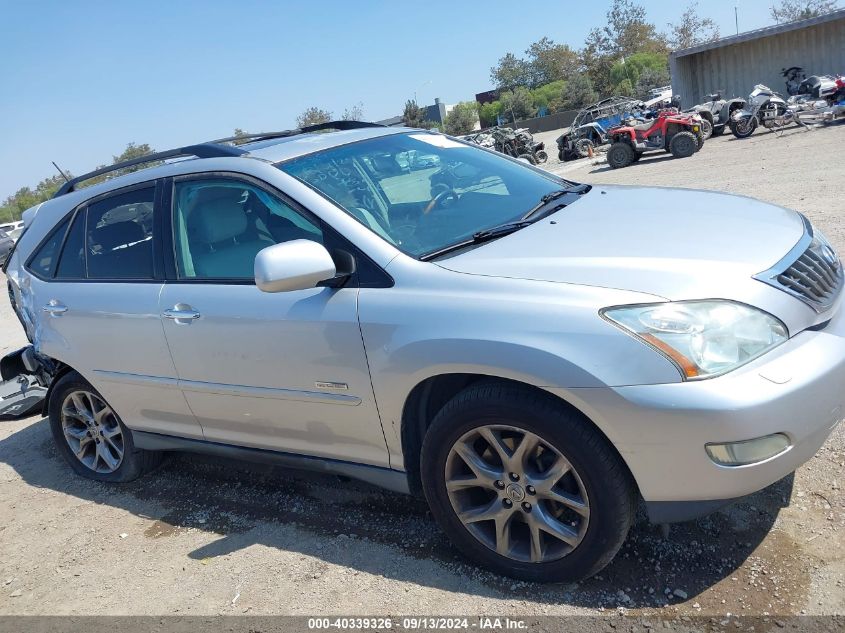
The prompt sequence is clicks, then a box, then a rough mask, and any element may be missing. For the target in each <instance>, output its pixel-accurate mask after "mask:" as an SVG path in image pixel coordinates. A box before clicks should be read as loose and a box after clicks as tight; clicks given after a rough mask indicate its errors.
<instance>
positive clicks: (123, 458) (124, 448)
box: [48, 371, 161, 482]
mask: <svg viewBox="0 0 845 633" xmlns="http://www.w3.org/2000/svg"><path fill="white" fill-rule="evenodd" d="M48 410H49V417H50V431H51V432H52V434H53V440H54V441H55V442H56V447H57V448H58V450H59V452H60V453H61V454H62V457H64V458H65V461H67V463H68V464H70V467H71V468H72V469H73V470H74V471H75V472H76V474H78V475H82V476H83V477H88V478H89V479H95V480H97V481H109V482H125V481H132V480H133V479H137V478H138V477H140V476H141V475H142V474H144V473H145V472H147V471H149V470H151V469H152V468H154V467H155V466H156V465H157V464H158V463H159V461H160V459H161V455H160V453H155V452H151V451H144V450H141V449H138V448H135V443H134V442H133V441H132V432H131V431H130V430H129V429H127V428H126V426H124V424H123V422H121V420H120V418H119V417H118V416H117V413H116V412H115V411H114V410H113V409H112V408H111V406H109V404H108V403H107V402H106V401H105V399H104V398H103V397H102V396H101V395H100V394H99V393H98V392H97V390H96V389H94V387H92V386H91V384H90V383H88V381H86V380H85V379H84V378H83V377H82V376H80V375H79V374H78V373H76V372H75V371H71V372H69V373H67V374H65V375H64V376H62V377H61V378H59V380H58V382H56V384H55V385H54V386H53V390H52V392H51V394H50V402H49V403H48Z"/></svg>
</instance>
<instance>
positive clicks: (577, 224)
mask: <svg viewBox="0 0 845 633" xmlns="http://www.w3.org/2000/svg"><path fill="white" fill-rule="evenodd" d="M803 234H804V225H803V221H802V219H801V216H799V215H798V214H797V213H796V212H794V211H790V210H788V209H784V208H782V207H778V206H774V205H771V204H767V203H764V202H760V201H758V200H753V199H751V198H746V197H742V196H734V195H727V194H721V193H714V192H707V191H698V190H689V189H663V188H653V187H623V186H613V187H610V186H604V185H601V186H594V187H593V189H592V190H591V191H590V192H589V193H587V194H585V195H584V196H582V197H581V198H579V199H578V200H577V201H576V202H574V203H572V204H571V205H569V206H568V207H566V208H564V209H562V210H560V211H558V212H557V213H555V214H553V215H551V216H548V217H547V218H544V219H543V220H541V221H539V222H537V223H536V224H533V225H531V226H528V227H526V228H524V229H522V230H520V231H517V232H516V233H512V234H511V235H508V236H506V237H503V238H500V239H498V240H495V241H493V242H489V243H486V244H482V245H480V246H478V247H476V248H474V249H472V250H469V251H464V252H463V253H461V254H459V255H455V256H453V257H450V258H448V259H442V260H440V261H438V262H437V263H438V264H439V265H440V266H442V267H444V268H447V269H449V270H453V271H455V272H461V273H467V274H473V275H487V276H495V277H510V278H516V279H532V280H537V281H550V282H562V283H573V284H583V285H589V286H597V287H603V288H615V289H620V290H630V291H634V292H645V293H649V294H653V295H656V296H658V297H662V298H664V299H668V300H673V301H674V300H681V299H691V298H699V299H700V298H714V297H726V298H727V296H726V293H725V290H726V289H727V287H730V286H735V285H736V282H737V281H738V280H740V279H742V280H743V281H744V280H749V281H752V280H751V278H752V276H753V275H755V274H757V273H760V272H762V271H765V270H767V269H768V268H770V267H771V266H773V265H774V264H775V263H777V262H778V261H779V260H780V259H781V258H782V257H783V256H784V255H785V254H786V253H787V252H788V251H789V250H790V249H791V248H792V247H793V246H795V244H796V243H797V242H798V241H799V240H800V239H801V237H802V235H803ZM753 283H755V284H756V283H760V282H756V281H754V282H753Z"/></svg>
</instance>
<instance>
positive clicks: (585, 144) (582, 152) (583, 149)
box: [575, 138, 595, 158]
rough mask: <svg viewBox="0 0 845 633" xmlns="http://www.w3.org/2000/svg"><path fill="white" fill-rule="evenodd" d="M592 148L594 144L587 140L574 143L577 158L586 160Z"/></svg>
mask: <svg viewBox="0 0 845 633" xmlns="http://www.w3.org/2000/svg"><path fill="white" fill-rule="evenodd" d="M594 148H595V144H594V143H593V142H592V141H591V140H590V139H588V138H580V139H578V140H577V141H575V153H576V154H577V155H578V158H588V157H589V156H590V152H591V151H592V150H593V149H594Z"/></svg>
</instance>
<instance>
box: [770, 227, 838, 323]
mask: <svg viewBox="0 0 845 633" xmlns="http://www.w3.org/2000/svg"><path fill="white" fill-rule="evenodd" d="M775 279H776V280H777V283H778V284H780V285H781V286H782V287H783V288H784V289H785V290H786V291H788V292H790V293H791V294H794V295H796V296H798V297H799V298H801V299H803V300H804V301H805V302H807V303H809V304H810V305H811V306H812V307H813V308H815V309H816V310H819V311H821V310H823V309H825V308H827V307H829V306H830V305H832V304H833V302H834V301H835V300H836V297H837V296H838V295H839V292H840V291H841V290H842V282H843V274H842V264H841V263H840V261H839V259H838V258H837V257H836V254H835V253H834V252H833V249H831V248H830V246H828V245H827V244H825V243H824V242H822V241H819V240H813V241H812V242H811V243H810V245H809V246H808V247H807V249H806V250H805V251H804V252H803V253H801V255H800V256H799V257H798V259H796V260H795V261H794V262H793V263H792V264H791V265H789V267H788V268H786V269H785V270H784V271H783V272H781V273H780V274H778V275H777V277H775Z"/></svg>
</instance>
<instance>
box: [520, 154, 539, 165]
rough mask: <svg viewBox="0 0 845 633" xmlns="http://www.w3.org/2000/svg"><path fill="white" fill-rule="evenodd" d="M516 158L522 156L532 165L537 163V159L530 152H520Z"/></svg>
mask: <svg viewBox="0 0 845 633" xmlns="http://www.w3.org/2000/svg"><path fill="white" fill-rule="evenodd" d="M517 158H524V159H525V160H527V161H528V162H529V163H531V164H532V165H536V164H537V159H536V158H534V156H532V155H531V154H520V155H519V156H517Z"/></svg>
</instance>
